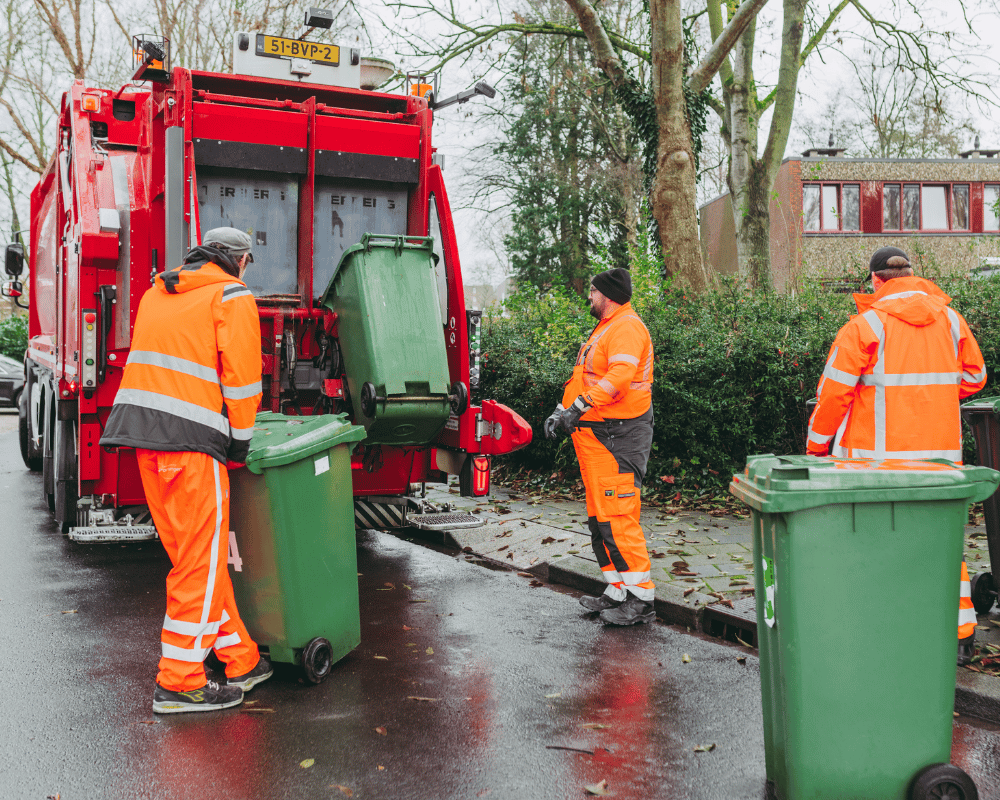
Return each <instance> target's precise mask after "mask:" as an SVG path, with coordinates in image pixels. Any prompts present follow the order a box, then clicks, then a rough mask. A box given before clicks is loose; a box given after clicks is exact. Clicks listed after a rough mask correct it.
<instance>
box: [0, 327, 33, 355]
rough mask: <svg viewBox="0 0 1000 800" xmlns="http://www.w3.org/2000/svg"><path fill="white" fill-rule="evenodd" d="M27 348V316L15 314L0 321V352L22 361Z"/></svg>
mask: <svg viewBox="0 0 1000 800" xmlns="http://www.w3.org/2000/svg"><path fill="white" fill-rule="evenodd" d="M27 349H28V318H27V317H22V316H17V317H8V318H7V319H5V320H2V321H0V353H3V354H4V355H5V356H10V357H11V358H13V359H15V360H17V361H22V360H23V359H24V351H25V350H27Z"/></svg>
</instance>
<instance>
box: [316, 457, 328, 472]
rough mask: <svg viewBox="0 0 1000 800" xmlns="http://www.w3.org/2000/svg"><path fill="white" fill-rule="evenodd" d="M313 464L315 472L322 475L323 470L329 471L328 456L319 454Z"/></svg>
mask: <svg viewBox="0 0 1000 800" xmlns="http://www.w3.org/2000/svg"><path fill="white" fill-rule="evenodd" d="M313 466H314V467H315V468H316V474H317V475H322V474H323V473H324V472H329V471H330V456H328V455H326V456H320V457H319V458H317V459H316V460H315V461H314V462H313Z"/></svg>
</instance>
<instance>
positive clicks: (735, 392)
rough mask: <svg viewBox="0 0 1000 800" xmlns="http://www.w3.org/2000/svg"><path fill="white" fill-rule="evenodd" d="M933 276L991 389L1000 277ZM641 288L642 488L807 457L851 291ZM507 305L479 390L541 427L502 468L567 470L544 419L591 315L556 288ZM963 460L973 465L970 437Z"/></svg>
mask: <svg viewBox="0 0 1000 800" xmlns="http://www.w3.org/2000/svg"><path fill="white" fill-rule="evenodd" d="M938 282H939V284H940V285H941V286H942V288H943V289H944V290H945V291H946V292H948V293H949V294H950V295H951V296H952V298H953V301H952V307H953V308H955V309H956V310H957V311H959V312H960V313H961V314H962V315H963V316H965V318H966V319H967V320H968V322H969V325H970V327H971V329H972V331H973V333H974V335H975V336H976V338H977V339H978V340H979V343H980V346H981V348H982V350H983V355H984V357H985V359H986V366H987V370H988V372H989V375H990V377H989V383H988V384H987V387H986V389H985V390H984V392H990V391H991V388H992V384H993V383H994V379H995V378H994V376H995V375H996V373H997V370H998V369H1000V277H997V278H989V279H985V280H977V281H969V280H968V279H964V278H961V279H960V278H951V279H946V278H940V279H939V280H938ZM646 289H647V290H646V291H645V292H644V293H639V294H638V295H637V296H635V297H634V298H633V305H635V306H636V308H637V310H638V311H639V313H640V315H641V316H642V318H643V320H644V321H645V323H646V325H647V327H648V328H649V331H650V334H651V336H652V339H653V346H654V351H655V354H656V362H655V368H654V383H653V412H654V415H655V432H654V440H653V452H652V456H651V460H650V466H649V472H648V475H647V479H646V486H647V492H651V493H655V492H656V491H658V490H659V491H668V492H670V493H674V492H676V491H681V492H682V493H683V495H684V496H686V497H698V496H699V495H705V496H710V495H715V494H718V493H720V492H721V491H723V490H724V488H725V487H726V486H727V485H728V482H729V478H730V476H731V475H732V473H733V472H735V471H739V470H741V469H742V468H743V466H744V464H745V463H746V458H747V456H748V455H752V454H754V453H766V452H773V453H802V452H804V451H805V433H806V424H807V417H806V411H805V402H806V400H808V399H809V398H811V397H813V396H815V391H816V384H817V382H818V380H819V377H820V374H821V373H822V371H823V365H824V363H825V362H826V357H827V354H828V352H829V349H830V345H831V343H832V342H833V338H834V336H835V335H836V333H837V330H838V329H839V328H840V327H841V325H843V324H844V323H845V322H846V321H847V319H848V317H849V315H850V314H852V313H856V310H855V307H854V302H853V300H852V298H851V296H850V294H836V293H831V292H828V291H824V290H822V289H821V288H820V287H818V286H816V287H808V288H807V289H806V290H805V291H803V292H800V293H798V294H797V295H795V296H778V295H759V294H752V293H750V292H748V291H745V290H742V289H740V288H738V287H737V286H736V285H735V284H733V283H727V284H726V285H724V286H723V287H722V288H721V289H719V290H717V291H714V292H711V293H709V294H706V295H703V296H700V297H694V296H691V297H688V296H686V295H685V294H683V293H682V292H680V291H676V290H672V289H669V288H668V289H667V290H666V291H663V289H662V287H646ZM507 311H508V314H509V315H510V316H509V317H506V318H505V317H502V316H500V315H499V314H497V313H493V314H489V313H488V314H487V315H486V316H485V320H484V326H483V330H484V344H483V350H484V364H483V371H482V375H483V384H482V395H481V396H482V397H492V398H494V399H496V400H499V401H500V402H502V403H506V404H507V405H509V406H511V407H512V408H514V409H515V410H516V411H517V412H518V413H520V414H521V415H522V416H524V417H525V418H526V419H527V420H528V421H529V422H530V423H531V425H532V427H533V428H534V430H535V434H536V435H535V439H534V440H533V441H532V443H531V445H530V446H528V447H527V448H525V449H523V450H521V451H519V452H517V453H513V454H511V455H510V456H507V457H505V459H504V460H503V461H502V462H501V463H502V464H505V465H507V466H509V467H510V468H512V469H528V470H534V471H539V473H540V474H545V475H549V474H551V473H553V472H555V473H561V478H563V479H565V478H567V477H568V478H571V479H572V478H574V477H576V476H577V475H578V468H577V466H576V459H575V457H574V456H573V449H572V446H571V445H570V443H569V441H568V439H565V438H564V439H559V440H557V441H556V442H549V441H546V440H545V439H544V438H542V435H541V425H542V422H543V420H544V419H545V417H547V416H548V414H549V413H550V412H551V410H552V409H553V408H554V407H555V405H556V403H557V402H559V400H560V399H561V396H562V387H563V382H564V381H565V380H566V379H567V378H568V377H569V375H570V373H571V371H572V369H573V362H574V360H575V357H576V354H577V350H578V348H579V346H580V344H581V343H582V342H583V341H584V340H585V339H586V338H587V335H588V334H589V332H590V330H591V328H592V327H593V323H594V320H593V319H591V318H590V317H589V316H588V315H587V313H586V309H585V308H584V307H583V305H582V301H580V300H579V298H575V297H574V296H571V295H569V294H568V293H564V292H558V291H556V292H551V293H549V294H547V295H544V296H534V297H530V296H529V297H525V296H520V297H517V298H515V299H514V301H513V302H510V303H508V307H507ZM966 458H967V461H968V462H969V463H974V459H975V451H974V447H973V446H972V442H971V437H969V436H967V437H966ZM664 479H666V480H664Z"/></svg>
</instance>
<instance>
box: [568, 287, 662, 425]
mask: <svg viewBox="0 0 1000 800" xmlns="http://www.w3.org/2000/svg"><path fill="white" fill-rule="evenodd" d="M581 395H583V399H584V400H586V401H587V403H588V404H589V405H590V406H591V408H590V410H588V411H587V413H585V414H584V415H583V416H582V417H581V419H583V420H604V419H635V418H636V417H641V416H642V415H643V414H645V413H646V412H647V411H648V410H649V407H650V406H651V405H652V397H653V342H652V340H651V339H650V338H649V331H647V330H646V326H645V325H644V324H643V322H642V320H641V319H639V315H638V314H636V313H635V311H633V310H632V304H631V303H625V305H623V306H622V307H621V308H619V309H617V310H616V311H615V312H614V313H613V314H612V315H611V316H610V317H607V318H606V319H602V320H601V321H600V322H598V323H597V327H596V328H594V331H593V333H591V334H590V338H589V339H587V341H586V343H585V344H584V345H583V347H581V348H580V353H579V355H578V356H577V358H576V366H575V367H574V368H573V376H572V377H571V378H570V379H569V380H568V381H567V382H566V386H565V389H564V390H563V400H562V404H563V406H564V407H566V408H568V407H569V406H570V405H571V404H572V403H573V401H574V400H576V398H577V397H579V396H581Z"/></svg>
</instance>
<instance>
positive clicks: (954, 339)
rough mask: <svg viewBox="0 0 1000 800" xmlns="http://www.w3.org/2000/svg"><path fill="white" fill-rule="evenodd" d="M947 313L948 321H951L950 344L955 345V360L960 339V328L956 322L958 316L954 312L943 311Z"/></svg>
mask: <svg viewBox="0 0 1000 800" xmlns="http://www.w3.org/2000/svg"><path fill="white" fill-rule="evenodd" d="M944 310H945V311H947V312H948V319H949V320H951V343H952V344H953V345H955V358H958V342H959V340H960V339H961V338H962V326H961V325H960V324H959V322H958V314H956V313H955V312H954V310H952V309H950V308H948V307H947V306H946V307H945V309H944Z"/></svg>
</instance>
